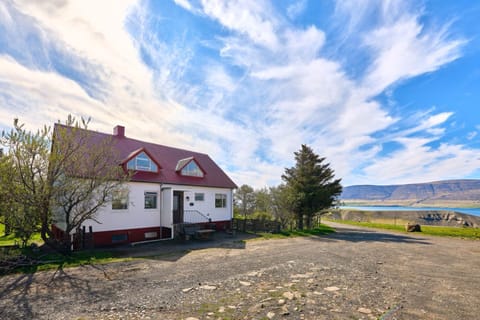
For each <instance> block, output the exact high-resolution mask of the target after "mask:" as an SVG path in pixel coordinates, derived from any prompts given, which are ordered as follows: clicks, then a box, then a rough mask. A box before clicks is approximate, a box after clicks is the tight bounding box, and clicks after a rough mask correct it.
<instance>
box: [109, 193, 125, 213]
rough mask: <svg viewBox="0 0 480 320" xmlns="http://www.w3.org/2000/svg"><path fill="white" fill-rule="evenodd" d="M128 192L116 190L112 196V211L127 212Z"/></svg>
mask: <svg viewBox="0 0 480 320" xmlns="http://www.w3.org/2000/svg"><path fill="white" fill-rule="evenodd" d="M128 198H129V192H128V190H117V191H115V192H114V193H113V194H112V210H128Z"/></svg>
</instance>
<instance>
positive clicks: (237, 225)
mask: <svg viewBox="0 0 480 320" xmlns="http://www.w3.org/2000/svg"><path fill="white" fill-rule="evenodd" d="M232 229H233V230H237V231H243V232H246V231H249V232H270V233H278V232H280V230H281V227H280V222H278V221H271V220H260V219H245V220H243V219H233V220H232Z"/></svg>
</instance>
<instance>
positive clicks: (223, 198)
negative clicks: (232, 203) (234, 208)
mask: <svg viewBox="0 0 480 320" xmlns="http://www.w3.org/2000/svg"><path fill="white" fill-rule="evenodd" d="M226 207H227V195H226V194H223V193H216V194H215V208H226Z"/></svg>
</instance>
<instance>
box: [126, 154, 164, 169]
mask: <svg viewBox="0 0 480 320" xmlns="http://www.w3.org/2000/svg"><path fill="white" fill-rule="evenodd" d="M127 169H129V170H138V171H150V172H158V166H157V165H156V164H155V162H153V161H152V159H150V157H149V156H148V155H147V154H146V153H145V152H140V153H139V154H138V155H137V156H135V158H133V159H131V160H130V161H128V162H127Z"/></svg>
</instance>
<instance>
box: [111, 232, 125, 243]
mask: <svg viewBox="0 0 480 320" xmlns="http://www.w3.org/2000/svg"><path fill="white" fill-rule="evenodd" d="M127 240H128V236H127V234H125V233H122V234H114V235H112V243H118V242H125V241H127Z"/></svg>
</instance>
